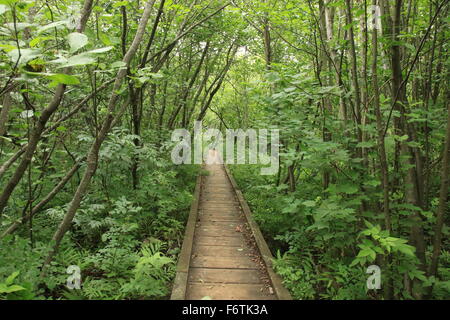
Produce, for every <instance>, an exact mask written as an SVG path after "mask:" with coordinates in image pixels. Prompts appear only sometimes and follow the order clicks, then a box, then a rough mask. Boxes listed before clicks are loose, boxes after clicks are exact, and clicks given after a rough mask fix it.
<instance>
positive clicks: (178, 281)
mask: <svg viewBox="0 0 450 320" xmlns="http://www.w3.org/2000/svg"><path fill="white" fill-rule="evenodd" d="M201 188H202V175H201V174H199V175H198V177H197V182H196V184H195V191H194V199H193V200H192V204H191V209H190V211H189V217H188V222H187V225H186V231H185V234H184V239H183V245H182V247H181V252H180V255H179V258H178V264H177V274H176V276H175V280H174V283H173V288H172V295H171V297H170V300H184V299H185V297H186V289H187V283H188V273H189V265H190V262H191V254H192V246H193V242H194V233H195V225H196V222H197V215H198V206H199V201H200V193H201Z"/></svg>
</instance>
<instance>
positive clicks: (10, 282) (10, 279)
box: [5, 271, 19, 286]
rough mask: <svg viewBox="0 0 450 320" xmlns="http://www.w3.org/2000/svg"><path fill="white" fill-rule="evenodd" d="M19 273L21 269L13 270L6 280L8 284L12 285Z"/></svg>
mask: <svg viewBox="0 0 450 320" xmlns="http://www.w3.org/2000/svg"><path fill="white" fill-rule="evenodd" d="M18 275H19V271H15V272H13V273H12V274H11V275H10V276H9V277H8V278H6V280H5V284H6V285H8V286H9V285H11V284H12V283H13V282H14V279H15V278H17V276H18Z"/></svg>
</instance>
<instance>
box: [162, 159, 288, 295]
mask: <svg viewBox="0 0 450 320" xmlns="http://www.w3.org/2000/svg"><path fill="white" fill-rule="evenodd" d="M204 168H205V169H206V170H208V171H209V175H208V176H203V177H199V178H198V181H197V187H196V191H195V195H194V196H195V198H194V201H193V204H192V207H191V212H190V216H189V220H188V224H187V227H186V235H185V239H184V242H183V247H182V251H181V253H180V258H179V262H178V267H177V276H176V279H175V283H174V288H173V291H172V297H171V299H186V300H198V299H213V300H273V299H290V295H289V293H288V292H287V290H286V289H285V288H284V287H283V286H282V285H281V280H280V278H279V277H278V276H277V275H276V274H275V273H274V272H273V270H272V268H271V259H272V256H271V254H270V251H269V249H268V247H267V244H266V243H265V241H264V239H263V238H262V235H261V232H260V231H259V228H258V227H257V225H256V224H255V223H254V221H253V220H252V218H251V217H250V211H249V209H248V206H247V204H246V203H245V201H244V200H243V197H242V194H241V193H240V191H239V190H237V186H236V183H235V182H234V180H233V178H232V177H231V175H230V174H229V172H228V171H227V169H226V168H225V167H224V166H223V165H220V164H212V165H205V166H204Z"/></svg>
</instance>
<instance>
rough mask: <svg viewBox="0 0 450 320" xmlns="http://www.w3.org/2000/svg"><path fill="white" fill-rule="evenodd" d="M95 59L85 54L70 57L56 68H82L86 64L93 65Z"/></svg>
mask: <svg viewBox="0 0 450 320" xmlns="http://www.w3.org/2000/svg"><path fill="white" fill-rule="evenodd" d="M95 61H96V59H95V58H94V57H92V56H90V55H89V54H87V53H86V52H83V53H80V54H77V55H76V56H73V57H70V58H69V59H67V61H65V62H64V63H62V64H61V65H60V66H59V67H58V68H65V67H75V66H84V65H87V64H93V63H95Z"/></svg>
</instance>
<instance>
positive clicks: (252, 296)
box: [187, 283, 276, 300]
mask: <svg viewBox="0 0 450 320" xmlns="http://www.w3.org/2000/svg"><path fill="white" fill-rule="evenodd" d="M267 291H268V290H267V288H265V287H264V286H263V285H260V284H242V283H240V284H232V283H228V284H202V283H189V285H188V291H187V299H189V300H200V299H202V298H203V297H210V298H211V299H212V300H273V299H276V297H275V296H274V295H271V294H270V293H268V292H267Z"/></svg>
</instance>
